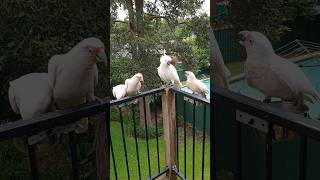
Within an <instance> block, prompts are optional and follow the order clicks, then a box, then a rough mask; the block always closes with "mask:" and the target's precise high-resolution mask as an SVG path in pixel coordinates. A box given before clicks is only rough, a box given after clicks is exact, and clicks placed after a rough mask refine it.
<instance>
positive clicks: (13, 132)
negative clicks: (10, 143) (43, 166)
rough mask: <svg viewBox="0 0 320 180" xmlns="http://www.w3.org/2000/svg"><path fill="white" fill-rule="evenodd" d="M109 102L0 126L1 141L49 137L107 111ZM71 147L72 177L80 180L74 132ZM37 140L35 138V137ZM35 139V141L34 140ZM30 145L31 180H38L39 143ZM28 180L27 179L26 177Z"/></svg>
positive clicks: (70, 139)
mask: <svg viewBox="0 0 320 180" xmlns="http://www.w3.org/2000/svg"><path fill="white" fill-rule="evenodd" d="M107 105H108V100H107V99H103V100H102V101H101V102H99V103H88V104H83V105H80V106H78V107H74V108H70V109H68V110H64V111H56V112H50V113H46V114H42V115H40V116H38V117H36V118H33V119H27V120H19V121H14V122H9V123H6V124H3V125H1V126H0V141H4V140H10V139H13V138H16V137H23V136H25V137H27V139H30V138H31V137H33V136H37V134H38V138H39V137H41V136H42V137H43V136H47V135H49V133H50V132H49V131H51V130H54V129H55V128H59V127H62V126H65V125H69V124H73V123H76V122H77V121H79V119H81V118H83V117H89V116H93V115H96V114H100V113H105V112H106V111H107ZM68 134H69V147H70V153H71V164H72V177H73V179H80V176H79V166H78V158H77V144H76V135H75V134H74V131H72V130H71V131H70V132H68ZM34 138H35V137H34ZM34 138H33V139H34ZM26 143H28V154H29V163H30V170H31V179H33V180H38V179H40V177H39V169H38V162H37V151H36V149H37V148H36V147H37V142H33V143H29V142H26ZM25 178H26V177H25Z"/></svg>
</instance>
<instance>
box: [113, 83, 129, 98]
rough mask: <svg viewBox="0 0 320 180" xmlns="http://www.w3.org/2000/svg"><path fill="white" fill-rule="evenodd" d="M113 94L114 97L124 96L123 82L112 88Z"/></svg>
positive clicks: (124, 87)
mask: <svg viewBox="0 0 320 180" xmlns="http://www.w3.org/2000/svg"><path fill="white" fill-rule="evenodd" d="M112 93H113V96H114V97H115V98H116V99H121V98H124V97H125V96H126V86H125V85H124V84H120V85H117V86H115V87H113V89H112Z"/></svg>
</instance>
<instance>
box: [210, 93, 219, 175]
mask: <svg viewBox="0 0 320 180" xmlns="http://www.w3.org/2000/svg"><path fill="white" fill-rule="evenodd" d="M211 92H213V91H211ZM210 96H211V97H213V96H212V94H210ZM215 105H216V104H215V99H213V106H212V107H213V108H211V110H210V111H211V115H212V117H211V118H210V124H211V123H212V125H210V127H212V128H210V142H211V143H212V144H211V147H210V151H211V152H210V153H211V154H210V176H211V178H212V179H218V176H217V158H216V157H217V149H216V147H217V141H216V140H217V136H216V134H217V133H216V128H217V127H216V117H217V116H216V108H215ZM211 148H212V149H211Z"/></svg>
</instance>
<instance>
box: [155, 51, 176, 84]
mask: <svg viewBox="0 0 320 180" xmlns="http://www.w3.org/2000/svg"><path fill="white" fill-rule="evenodd" d="M171 62H172V58H171V57H170V56H168V55H166V51H165V50H164V51H163V55H162V56H161V58H160V66H159V67H158V68H157V69H158V75H159V77H160V78H161V80H162V81H164V82H165V83H166V85H167V86H168V85H169V84H170V83H171V84H173V85H174V87H175V88H177V89H181V87H182V85H181V82H180V78H179V76H178V73H177V70H176V68H175V67H174V66H173V65H172V64H171Z"/></svg>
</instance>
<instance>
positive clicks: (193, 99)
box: [171, 89, 210, 180]
mask: <svg viewBox="0 0 320 180" xmlns="http://www.w3.org/2000/svg"><path fill="white" fill-rule="evenodd" d="M171 91H172V92H174V93H175V95H176V98H175V102H176V103H175V104H176V109H178V108H179V107H177V106H178V103H177V99H178V96H181V97H182V98H183V107H182V108H183V114H182V115H183V120H184V121H183V148H184V149H183V155H184V156H183V158H184V159H183V160H184V161H183V162H184V169H183V170H182V169H180V166H179V126H178V121H176V138H177V139H176V150H177V153H176V154H177V155H176V158H177V159H176V168H175V169H174V172H175V173H176V175H177V176H178V177H179V178H180V179H195V166H197V164H196V163H195V139H196V137H195V133H196V119H197V118H196V117H197V116H196V106H198V107H201V108H203V111H202V112H203V114H202V115H201V116H202V118H200V119H197V121H200V120H202V142H201V143H202V151H201V153H202V155H201V158H202V159H201V164H200V166H201V179H202V180H203V179H204V172H205V166H204V161H205V138H206V125H208V124H207V123H210V122H207V121H209V120H210V117H209V119H208V120H207V108H208V107H210V100H208V99H205V98H203V97H200V96H198V95H194V94H190V93H187V92H185V91H181V90H177V89H171ZM187 103H189V105H191V106H192V175H191V177H187V147H186V144H187V138H186V136H187V135H186V134H187V131H186V125H187V113H186V109H187ZM198 109H199V108H198ZM208 109H209V108H208ZM208 112H209V111H208ZM177 114H178V113H176V117H177Z"/></svg>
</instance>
